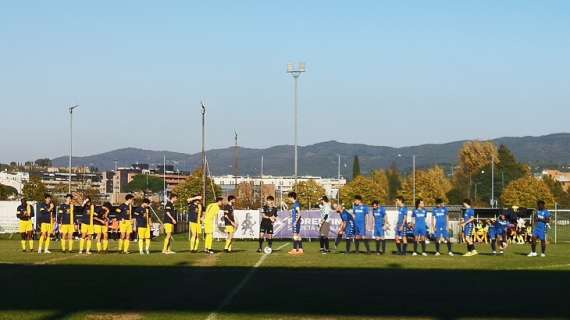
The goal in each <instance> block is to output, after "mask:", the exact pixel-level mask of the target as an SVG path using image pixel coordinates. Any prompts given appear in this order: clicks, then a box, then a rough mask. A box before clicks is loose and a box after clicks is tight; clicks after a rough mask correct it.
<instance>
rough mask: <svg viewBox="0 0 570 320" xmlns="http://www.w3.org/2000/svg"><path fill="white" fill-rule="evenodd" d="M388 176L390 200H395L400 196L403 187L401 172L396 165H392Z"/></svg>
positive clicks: (387, 172)
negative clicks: (399, 192)
mask: <svg viewBox="0 0 570 320" xmlns="http://www.w3.org/2000/svg"><path fill="white" fill-rule="evenodd" d="M386 176H387V177H388V199H389V200H394V199H396V196H398V191H399V190H400V188H401V187H402V181H401V179H400V170H399V169H398V167H397V165H396V163H392V166H391V167H390V169H389V170H388V171H386Z"/></svg>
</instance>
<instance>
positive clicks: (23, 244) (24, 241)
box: [20, 240, 26, 251]
mask: <svg viewBox="0 0 570 320" xmlns="http://www.w3.org/2000/svg"><path fill="white" fill-rule="evenodd" d="M20 244H21V245H22V250H24V251H26V240H22V241H20Z"/></svg>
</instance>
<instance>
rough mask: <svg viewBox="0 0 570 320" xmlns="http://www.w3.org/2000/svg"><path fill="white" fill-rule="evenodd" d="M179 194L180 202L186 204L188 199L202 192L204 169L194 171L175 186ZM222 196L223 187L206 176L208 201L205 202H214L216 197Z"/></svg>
mask: <svg viewBox="0 0 570 320" xmlns="http://www.w3.org/2000/svg"><path fill="white" fill-rule="evenodd" d="M174 193H176V194H177V195H178V198H179V201H178V202H179V203H181V204H185V203H186V199H188V198H192V197H193V196H195V195H201V194H202V170H201V169H198V170H196V171H194V172H192V175H191V176H190V177H188V178H187V179H186V180H184V181H183V182H182V183H180V184H179V185H178V186H176V188H174ZM220 196H222V189H221V188H220V186H218V185H217V184H215V183H214V181H213V180H212V179H210V178H209V177H207V178H206V199H205V200H206V201H205V204H209V203H212V202H214V200H215V197H220Z"/></svg>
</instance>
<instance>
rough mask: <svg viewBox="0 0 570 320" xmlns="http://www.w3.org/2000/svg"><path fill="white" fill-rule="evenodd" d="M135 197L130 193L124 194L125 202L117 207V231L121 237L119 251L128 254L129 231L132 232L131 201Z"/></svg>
mask: <svg viewBox="0 0 570 320" xmlns="http://www.w3.org/2000/svg"><path fill="white" fill-rule="evenodd" d="M134 199H135V197H134V196H133V195H132V194H128V195H126V196H125V202H124V203H123V204H121V205H120V206H119V208H117V210H116V212H117V218H118V220H119V231H120V232H121V238H120V239H119V250H118V252H119V253H125V254H129V246H130V242H131V233H133V201H134Z"/></svg>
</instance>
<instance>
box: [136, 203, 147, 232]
mask: <svg viewBox="0 0 570 320" xmlns="http://www.w3.org/2000/svg"><path fill="white" fill-rule="evenodd" d="M135 219H136V220H137V228H148V227H149V225H150V223H151V221H150V219H151V215H150V208H143V207H139V208H136V209H135Z"/></svg>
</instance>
